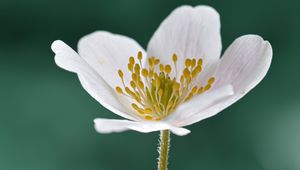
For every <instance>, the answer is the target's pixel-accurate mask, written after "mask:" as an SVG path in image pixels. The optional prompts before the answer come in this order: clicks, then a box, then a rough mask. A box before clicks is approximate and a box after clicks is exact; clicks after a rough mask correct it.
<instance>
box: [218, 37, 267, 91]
mask: <svg viewBox="0 0 300 170" xmlns="http://www.w3.org/2000/svg"><path fill="white" fill-rule="evenodd" d="M271 60H272V47H271V45H270V43H269V42H268V41H264V40H263V39H262V38H261V37H260V36H257V35H245V36H242V37H240V38H238V39H236V40H235V41H234V42H233V43H232V44H231V45H230V46H229V47H228V49H227V50H226V51H225V53H224V55H223V57H222V58H221V61H220V64H219V68H218V70H217V72H216V75H215V77H216V83H215V85H214V87H216V88H218V87H219V86H222V85H224V84H232V85H233V88H234V91H235V92H240V93H247V92H248V91H249V90H251V89H252V88H253V87H255V86H256V85H257V84H258V83H259V82H260V81H261V80H262V79H263V78H264V77H265V75H266V73H267V71H268V69H269V67H270V64H271Z"/></svg>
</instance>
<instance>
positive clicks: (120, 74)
mask: <svg viewBox="0 0 300 170" xmlns="http://www.w3.org/2000/svg"><path fill="white" fill-rule="evenodd" d="M118 74H119V76H120V78H121V79H123V76H124V74H123V72H122V70H118Z"/></svg>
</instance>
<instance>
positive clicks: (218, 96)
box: [164, 85, 234, 126]
mask: <svg viewBox="0 0 300 170" xmlns="http://www.w3.org/2000/svg"><path fill="white" fill-rule="evenodd" d="M233 94H234V92H233V88H232V86H231V85H227V86H224V87H222V88H219V89H215V90H210V91H208V92H205V93H203V94H201V95H199V96H196V97H194V98H192V99H191V100H190V101H188V102H186V103H183V104H182V105H180V106H178V108H177V109H176V110H175V111H174V112H173V113H171V114H170V115H169V116H168V117H167V118H166V119H165V120H164V121H166V122H169V123H171V124H173V125H176V126H184V125H185V124H188V123H189V121H190V117H193V116H194V115H195V114H198V113H200V112H202V111H203V110H205V109H206V108H208V107H210V106H212V105H214V104H216V103H218V102H219V101H220V100H222V99H224V98H228V97H229V96H232V95H233Z"/></svg>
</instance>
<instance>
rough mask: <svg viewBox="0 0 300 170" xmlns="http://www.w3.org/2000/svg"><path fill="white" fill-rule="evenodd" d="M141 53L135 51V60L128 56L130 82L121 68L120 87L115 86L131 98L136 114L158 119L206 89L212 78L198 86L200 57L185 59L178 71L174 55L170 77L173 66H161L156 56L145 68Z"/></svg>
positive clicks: (150, 59)
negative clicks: (173, 74) (126, 79)
mask: <svg viewBox="0 0 300 170" xmlns="http://www.w3.org/2000/svg"><path fill="white" fill-rule="evenodd" d="M142 58H143V56H142V52H138V54H137V59H138V62H136V61H135V59H134V57H132V56H131V57H130V58H129V63H128V71H129V72H130V74H131V81H130V85H129V84H125V81H124V74H123V71H122V70H119V71H118V74H119V77H120V78H121V81H122V84H123V88H121V87H120V86H117V87H116V91H117V92H118V93H119V94H122V95H125V96H126V97H129V98H131V99H133V101H134V102H133V103H132V104H131V106H132V108H133V109H134V110H136V113H137V114H138V115H139V116H141V117H143V118H144V119H146V120H161V119H163V118H165V117H166V116H168V115H169V114H170V113H172V112H173V111H174V110H175V109H176V107H177V106H179V105H180V104H181V103H184V102H186V101H188V100H190V99H191V98H193V97H194V96H196V95H199V94H201V93H203V92H206V91H208V90H209V89H210V88H211V86H212V84H213V83H214V81H215V78H214V77H210V78H209V79H208V81H207V83H206V85H204V86H202V85H197V84H196V83H197V82H195V80H196V78H197V76H198V75H199V74H200V73H201V71H202V63H203V60H202V59H201V58H200V59H198V60H196V59H195V58H187V59H185V64H184V69H183V71H182V73H181V75H180V78H179V77H178V79H176V78H177V76H178V73H177V59H178V57H177V55H176V54H173V56H172V61H173V65H174V71H175V72H174V73H175V76H173V77H172V78H170V73H171V71H172V67H171V65H169V64H166V65H163V64H162V63H160V60H159V59H158V58H156V57H150V58H148V67H147V68H145V67H144V66H143V65H142Z"/></svg>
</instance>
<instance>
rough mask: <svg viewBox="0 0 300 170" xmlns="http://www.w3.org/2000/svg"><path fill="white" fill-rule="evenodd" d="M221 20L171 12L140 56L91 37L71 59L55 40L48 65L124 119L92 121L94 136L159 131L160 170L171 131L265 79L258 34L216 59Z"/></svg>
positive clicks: (267, 58)
mask: <svg viewBox="0 0 300 170" xmlns="http://www.w3.org/2000/svg"><path fill="white" fill-rule="evenodd" d="M221 46H222V44H221V36H220V17H219V14H218V12H217V11H216V10H215V9H213V8H211V7H208V6H196V7H191V6H181V7H178V8H176V9H175V10H174V11H173V12H172V13H171V14H170V15H169V16H168V17H167V18H166V19H165V20H164V21H163V22H162V23H161V25H160V26H159V27H158V29H157V30H156V32H155V33H154V35H153V36H152V38H151V39H150V42H149V43H148V46H147V52H146V51H145V50H144V49H143V48H142V47H141V46H140V45H139V44H138V43H137V42H136V41H135V40H133V39H131V38H129V37H126V36H123V35H118V34H112V33H109V32H106V31H96V32H94V33H91V34H89V35H86V36H84V37H83V38H81V39H80V41H79V43H78V52H75V51H74V50H73V49H72V48H70V47H69V46H68V45H66V44H65V43H64V42H62V41H60V40H57V41H54V42H53V44H52V50H53V51H54V52H55V62H56V64H57V65H58V66H60V67H61V68H63V69H65V70H68V71H71V72H74V73H76V74H77V75H78V78H79V80H80V82H81V84H82V86H83V88H84V89H85V90H86V91H87V92H88V93H89V94H90V95H91V96H92V97H93V98H95V99H96V100H97V101H98V102H99V103H100V104H101V105H102V106H104V107H105V108H107V109H109V110H110V111H112V112H113V113H115V114H117V115H119V116H121V117H123V118H124V119H104V118H97V119H95V120H94V123H95V128H96V130H97V132H99V133H112V132H122V131H126V130H135V131H138V132H143V133H148V132H153V131H161V138H160V140H161V143H160V157H159V164H158V168H159V169H166V168H167V158H168V147H169V136H170V132H172V133H174V134H176V135H180V136H182V135H186V134H188V133H189V132H190V131H189V130H188V129H186V128H184V127H185V126H188V125H191V124H193V123H196V122H199V121H201V120H203V119H205V118H208V117H211V116H213V115H216V114H217V113H219V112H220V111H222V110H223V109H225V108H226V107H228V106H230V105H231V104H233V103H234V102H236V101H237V100H239V99H240V98H242V97H243V96H244V95H245V94H246V93H248V92H249V91H250V90H251V89H252V88H254V87H255V86H256V85H257V84H258V83H259V82H260V81H261V80H262V79H263V77H264V76H265V75H266V73H267V71H268V69H269V67H270V64H271V59H272V47H271V45H270V43H269V42H268V41H265V40H264V39H262V38H261V37H260V36H258V35H244V36H241V37H239V38H237V39H236V40H235V41H234V42H233V43H232V44H231V45H230V46H229V47H228V48H227V50H225V52H224V54H223V55H222V57H220V55H221V48H222V47H221Z"/></svg>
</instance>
